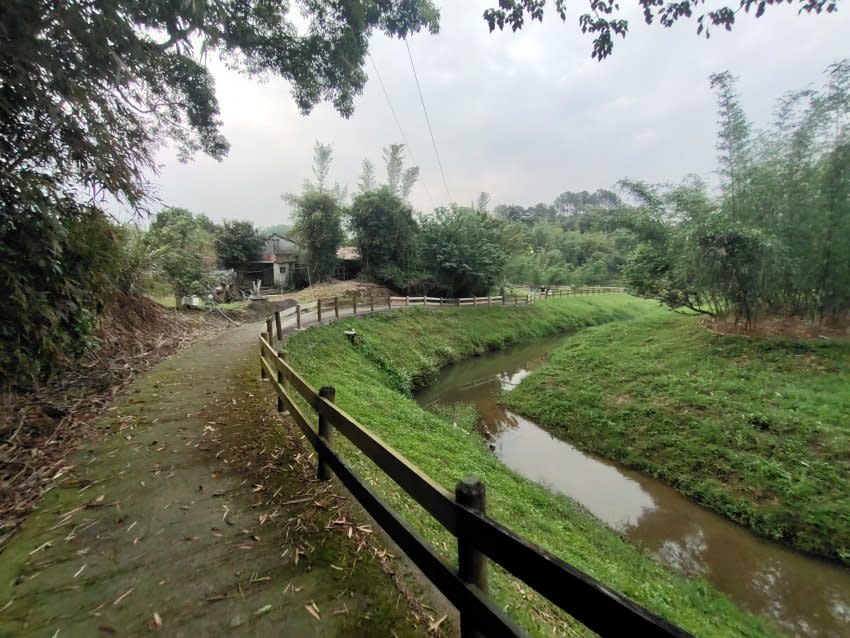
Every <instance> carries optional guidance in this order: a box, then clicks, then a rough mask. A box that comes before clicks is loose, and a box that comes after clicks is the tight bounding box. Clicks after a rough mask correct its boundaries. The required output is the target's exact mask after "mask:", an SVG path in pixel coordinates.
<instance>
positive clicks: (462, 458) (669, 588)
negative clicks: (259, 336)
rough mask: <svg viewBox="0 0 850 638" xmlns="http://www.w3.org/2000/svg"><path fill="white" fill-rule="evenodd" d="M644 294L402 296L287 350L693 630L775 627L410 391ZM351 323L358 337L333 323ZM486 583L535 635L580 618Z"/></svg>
mask: <svg viewBox="0 0 850 638" xmlns="http://www.w3.org/2000/svg"><path fill="white" fill-rule="evenodd" d="M653 309H654V304H653V303H652V302H647V301H642V300H639V299H635V298H631V297H627V296H625V295H606V296H594V297H571V298H563V299H552V300H549V301H547V302H545V303H537V304H533V305H528V306H517V307H513V306H512V307H508V308H503V307H499V306H490V307H488V306H482V307H479V308H470V309H463V310H460V309H450V308H444V309H441V310H435V309H425V308H412V309H409V310H404V311H400V312H395V313H387V314H382V315H373V316H370V317H366V318H360V319H356V320H355V319H349V320H343V321H340V322H337V323H334V324H332V325H329V326H324V327H318V328H315V329H311V330H309V331H306V332H304V333H299V334H297V335H295V336H293V337H292V338H291V339H290V340H289V341H288V343H287V350H288V352H289V358H290V361H291V362H292V363H293V364H294V366H295V368H296V369H297V370H299V371H301V372H302V373H304V375H305V376H306V377H307V378H308V380H309V381H311V382H312V383H313V384H315V385H317V386H318V385H333V386H334V387H335V388H336V399H337V402H338V403H339V404H340V405H341V406H342V407H343V409H345V410H346V411H348V412H349V413H350V414H352V415H353V416H355V417H356V418H357V419H359V420H360V421H361V422H362V423H363V424H364V425H366V426H367V427H369V428H371V429H372V430H373V431H375V432H376V433H377V434H378V435H380V436H381V437H382V438H383V439H384V440H385V441H387V442H388V443H389V444H390V445H392V446H393V447H394V448H396V449H397V450H398V451H400V452H401V453H402V454H404V455H405V456H406V457H407V458H409V459H410V460H411V461H412V462H414V463H415V464H417V465H418V466H419V467H421V468H422V469H423V470H424V471H425V472H426V473H428V474H429V475H430V476H432V477H433V478H434V479H435V480H437V481H438V482H440V483H441V484H442V485H444V486H446V487H447V488H450V489H453V487H454V484H455V482H456V481H457V480H458V479H460V478H462V477H464V476H470V475H472V476H477V477H479V478H480V479H481V480H483V481H484V483H485V484H486V486H487V489H488V497H487V498H488V512H489V513H490V514H491V515H492V516H493V517H494V518H495V519H497V520H499V521H500V522H502V523H504V524H506V525H509V526H510V527H512V528H514V529H516V530H517V531H518V532H520V533H522V534H524V535H525V536H527V537H529V538H531V539H532V540H534V541H535V542H537V543H539V544H541V545H542V546H544V547H546V548H548V549H549V550H551V551H553V552H555V553H557V554H558V555H560V556H562V557H564V558H565V559H566V560H568V561H570V562H571V563H573V564H575V565H576V566H578V567H579V568H581V569H583V570H585V571H586V572H587V573H589V574H591V575H593V576H594V577H595V578H598V579H600V580H601V581H603V582H605V583H606V584H607V585H609V586H611V587H613V588H614V589H616V590H618V591H621V592H622V593H624V594H625V595H627V596H629V597H631V598H633V599H635V600H637V601H639V602H640V603H642V604H643V605H645V606H647V607H648V608H650V609H652V610H653V611H655V612H657V613H659V614H661V615H663V616H665V617H667V618H669V619H671V620H672V621H674V622H676V623H678V624H680V625H681V626H683V627H685V628H686V629H688V630H690V631H692V632H694V633H695V634H697V635H700V636H768V635H775V634H776V631H775V630H774V629H773V628H772V627H770V626H768V625H766V623H765V622H764V621H762V620H760V619H757V618H755V617H754V616H752V615H750V614H748V613H746V612H744V611H742V610H740V609H738V608H737V607H735V606H734V605H733V604H732V603H731V602H730V601H729V600H728V599H726V598H725V597H723V596H722V595H720V594H718V593H717V592H716V591H715V590H713V589H712V588H711V587H710V586H709V585H708V584H707V583H705V582H704V581H702V580H696V579H685V578H682V577H678V576H675V575H673V574H672V573H671V572H670V571H668V570H667V569H665V568H663V567H661V566H659V565H658V564H656V563H655V562H653V561H652V560H651V559H650V558H648V557H647V556H645V555H644V554H642V553H641V552H640V551H639V550H638V549H636V548H635V547H634V546H632V545H630V544H629V543H628V542H626V541H625V540H623V539H622V538H621V537H620V536H618V535H617V534H616V533H615V532H613V531H611V530H610V529H609V528H607V527H606V526H604V525H603V524H602V523H600V522H599V521H597V520H596V519H594V518H593V517H591V516H590V515H588V513H587V512H586V511H585V510H583V509H582V508H580V507H579V506H578V505H576V504H575V503H574V502H573V501H571V500H569V499H567V498H565V497H563V496H560V495H556V494H553V493H551V492H549V491H548V490H546V489H545V488H544V487H542V486H540V485H537V484H535V483H533V482H531V481H528V480H526V479H523V478H521V477H520V476H518V475H516V474H514V473H513V472H511V471H510V470H508V469H507V468H506V467H505V466H504V465H502V463H500V462H499V461H498V459H497V458H496V457H495V456H494V455H493V454H492V453H491V452H490V451H489V450H488V449H487V448H486V446H485V444H484V442H483V441H482V440H481V439H480V438H479V437H478V436H477V435H476V434H475V433H474V432H472V431H469V430H467V429H465V428H463V427H458V426H456V425H454V424H453V423H451V422H449V421H446V420H443V419H441V418H439V417H438V416H435V415H434V414H431V413H429V412H427V411H425V410H423V409H421V408H420V407H419V406H418V405H417V404H416V402H415V401H414V400H413V398H412V392H413V390H414V389H415V388H417V387H421V386H423V385H425V384H427V383H428V382H429V381H430V380H431V379H433V377H434V375H435V374H436V372H437V370H439V368H440V367H441V366H444V365H446V364H448V363H450V362H453V361H458V360H461V359H463V358H466V357H469V356H474V355H475V354H477V353H481V352H484V351H487V350H492V349H501V348H503V347H505V346H506V345H508V344H510V343H513V342H518V341H523V340H528V339H532V338H535V337H539V336H544V335H550V334H556V333H558V332H564V331H570V330H577V329H580V328H583V327H585V326H590V325H595V324H601V323H606V322H610V321H616V320H625V319H629V318H633V317H637V316H640V315H644V314H646V313H648V312H652V311H653ZM347 327H354V328H356V330H357V332H358V343H357V344H356V345H354V346H352V345H351V344H350V343H349V342H348V341H347V340H346V339H345V338H344V337H343V335H342V331H343V329H345V328H347ZM338 445H339V446H341V447H343V449H344V455H345V456H346V458H348V459H352V461H353V465H354V466H355V467H356V469H357V471H358V472H360V473H361V474H362V475H363V476H365V478H367V479H368V480H369V482H370V483H371V484H373V485H375V486H376V488H377V489H378V490H379V492H381V493H382V494H383V495H384V496H385V497H386V498H387V499H388V500H389V502H390V503H391V504H392V505H393V506H394V507H395V508H397V510H398V511H400V512H401V513H402V515H403V516H404V517H405V518H406V519H407V520H408V521H409V522H410V523H411V524H413V525H414V526H415V527H416V528H417V529H418V530H419V531H420V533H422V534H423V535H424V536H425V538H427V539H428V540H429V541H430V542H431V543H432V544H433V545H434V546H435V547H436V548H438V549H439V550H440V551H441V552H442V553H443V554H444V555H445V556H446V557H447V558H448V559H449V560H452V556H453V554H454V551H455V548H454V541H453V539H452V538H451V537H450V536H449V535H448V533H446V532H445V531H444V530H443V529H442V528H441V527H440V526H439V525H438V524H437V523H436V522H435V521H433V520H432V519H430V517H429V516H428V515H427V514H425V513H424V512H423V511H422V510H421V509H420V508H419V506H418V505H416V504H415V503H413V502H412V501H410V500H409V499H407V498H406V497H405V496H404V495H403V494H402V493H401V492H400V491H399V490H398V488H396V487H395V485H394V484H392V483H391V482H390V481H389V480H388V479H387V478H386V477H385V476H384V475H383V474H382V473H381V472H380V471H379V470H377V469H376V468H375V467H374V466H373V465H371V463H369V462H368V461H367V460H365V459H363V458H362V457H360V456H359V455H357V454H355V453H354V450H353V449H352V448H351V447H350V446H347V445H346V444H345V442H344V441H338ZM490 582H491V594H492V595H493V596H494V598H495V599H496V600H497V601H499V603H501V604H502V605H504V606H506V607H507V609H508V610H509V612H510V613H511V615H512V616H514V617H515V618H517V620H518V621H519V622H521V623H522V624H523V625H524V626H525V627H527V628H528V629H529V630H530V631H531V632H533V633H534V634H536V635H550V634H551V633H552V632H556V633H558V634H560V635H584V634H585V633H586V630H584V629H583V628H581V627H580V626H578V625H576V624H575V622H574V621H572V620H571V619H569V618H567V617H566V616H564V615H563V614H561V613H559V612H557V611H556V610H554V609H553V608H552V607H551V606H549V605H548V604H547V603H546V601H545V600H543V599H542V598H541V597H540V596H538V595H537V594H536V593H534V592H533V591H529V590H528V589H527V588H526V587H525V586H522V585H521V584H519V583H517V582H515V581H514V580H512V579H510V578H509V577H507V576H506V575H505V574H503V573H502V572H501V571H500V570H498V569H493V570H492V572H491V581H490Z"/></svg>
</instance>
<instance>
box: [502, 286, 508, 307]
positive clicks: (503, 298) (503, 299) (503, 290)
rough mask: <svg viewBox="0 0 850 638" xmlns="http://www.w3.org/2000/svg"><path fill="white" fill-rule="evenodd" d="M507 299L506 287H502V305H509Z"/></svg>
mask: <svg viewBox="0 0 850 638" xmlns="http://www.w3.org/2000/svg"><path fill="white" fill-rule="evenodd" d="M506 299H507V298H506V297H505V287H504V286H502V305H503V306H504V305H505V304H506V303H507V301H506Z"/></svg>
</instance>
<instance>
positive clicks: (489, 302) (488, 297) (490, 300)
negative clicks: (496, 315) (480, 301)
mask: <svg viewBox="0 0 850 638" xmlns="http://www.w3.org/2000/svg"><path fill="white" fill-rule="evenodd" d="M487 305H488V306H492V305H493V297H491V296H490V295H487Z"/></svg>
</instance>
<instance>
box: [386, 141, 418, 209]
mask: <svg viewBox="0 0 850 638" xmlns="http://www.w3.org/2000/svg"><path fill="white" fill-rule="evenodd" d="M384 162H386V165H387V188H389V189H390V191H391V192H392V193H394V194H396V195H401V196H402V197H403V198H404V199H407V198H408V197H409V196H410V191H411V189H412V188H413V185H414V184H415V183H416V180H418V179H419V167H418V166H411V167H409V168H404V144H390V145H389V146H388V147H384Z"/></svg>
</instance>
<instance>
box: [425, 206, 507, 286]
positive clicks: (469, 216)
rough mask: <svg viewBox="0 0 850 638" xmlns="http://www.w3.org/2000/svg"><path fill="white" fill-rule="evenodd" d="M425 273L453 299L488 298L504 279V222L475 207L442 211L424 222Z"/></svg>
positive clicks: (455, 207) (505, 258) (505, 259)
mask: <svg viewBox="0 0 850 638" xmlns="http://www.w3.org/2000/svg"><path fill="white" fill-rule="evenodd" d="M421 224H422V226H421V231H420V233H419V243H420V259H421V267H422V270H423V271H425V272H428V273H430V274H431V275H432V277H433V280H434V282H435V284H436V285H437V287H438V288H439V289H440V290H442V291H445V292H446V293H447V294H448V295H449V296H452V297H466V296H470V295H486V294H488V292H489V291H490V290H491V289H492V288H493V287H494V286H496V285H497V284H499V283H501V282H502V280H503V276H504V270H505V264H506V263H507V260H508V251H507V250H506V245H505V236H504V222H502V221H501V220H498V219H496V218H494V217H490V216H489V215H487V214H485V213H481V212H478V211H476V210H474V209H472V208H466V207H459V206H452V207H450V208H438V209H437V210H436V211H435V212H434V216H433V217H428V218H424V219H422V222H421Z"/></svg>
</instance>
